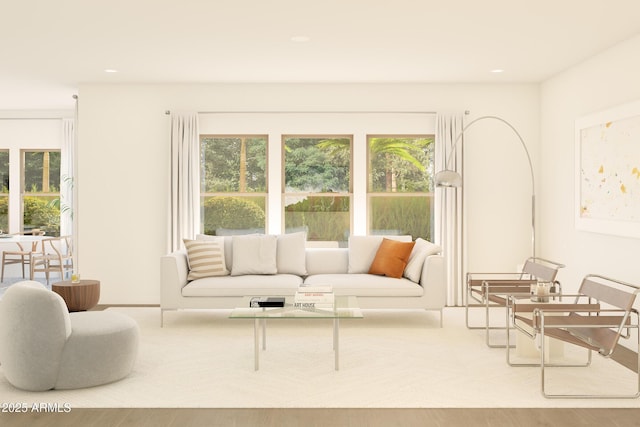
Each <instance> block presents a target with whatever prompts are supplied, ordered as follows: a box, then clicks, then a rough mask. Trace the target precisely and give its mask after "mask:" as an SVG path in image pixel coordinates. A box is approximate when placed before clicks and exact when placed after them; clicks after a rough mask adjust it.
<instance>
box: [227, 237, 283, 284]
mask: <svg viewBox="0 0 640 427" xmlns="http://www.w3.org/2000/svg"><path fill="white" fill-rule="evenodd" d="M277 240H278V239H277V237H276V236H272V235H264V234H250V235H246V236H233V240H232V246H233V266H232V267H231V275H232V276H240V275H243V274H276V273H277V272H278V267H277V264H276V248H277Z"/></svg>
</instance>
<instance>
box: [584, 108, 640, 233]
mask: <svg viewBox="0 0 640 427" xmlns="http://www.w3.org/2000/svg"><path fill="white" fill-rule="evenodd" d="M575 227H576V229H577V230H582V231H588V232H594V233H603V234H610V235H617V236H625V237H632V238H640V101H636V102H631V103H628V104H624V105H620V106H617V107H614V108H610V109H607V110H604V111H600V112H597V113H593V114H589V115H587V116H584V117H581V118H579V119H577V120H576V122H575Z"/></svg>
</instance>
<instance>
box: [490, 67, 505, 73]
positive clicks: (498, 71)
mask: <svg viewBox="0 0 640 427" xmlns="http://www.w3.org/2000/svg"><path fill="white" fill-rule="evenodd" d="M491 72H492V73H494V74H500V73H504V70H503V69H502V68H496V69H495V70H491Z"/></svg>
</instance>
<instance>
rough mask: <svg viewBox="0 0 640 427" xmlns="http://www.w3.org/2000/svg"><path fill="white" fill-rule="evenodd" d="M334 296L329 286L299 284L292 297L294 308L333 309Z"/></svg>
mask: <svg viewBox="0 0 640 427" xmlns="http://www.w3.org/2000/svg"><path fill="white" fill-rule="evenodd" d="M334 303H335V297H334V295H333V288H332V287H331V286H300V287H299V288H298V291H297V292H296V294H295V296H294V298H293V306H294V307H296V308H324V309H333V307H334Z"/></svg>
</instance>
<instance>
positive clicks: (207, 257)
mask: <svg viewBox="0 0 640 427" xmlns="http://www.w3.org/2000/svg"><path fill="white" fill-rule="evenodd" d="M183 241H184V246H185V248H186V249H187V260H188V263H189V274H188V276H187V280H195V279H201V278H203V277H210V276H226V275H228V274H229V270H227V268H226V265H225V260H224V240H223V239H222V238H219V239H218V240H213V239H211V240H189V239H184V240H183Z"/></svg>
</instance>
